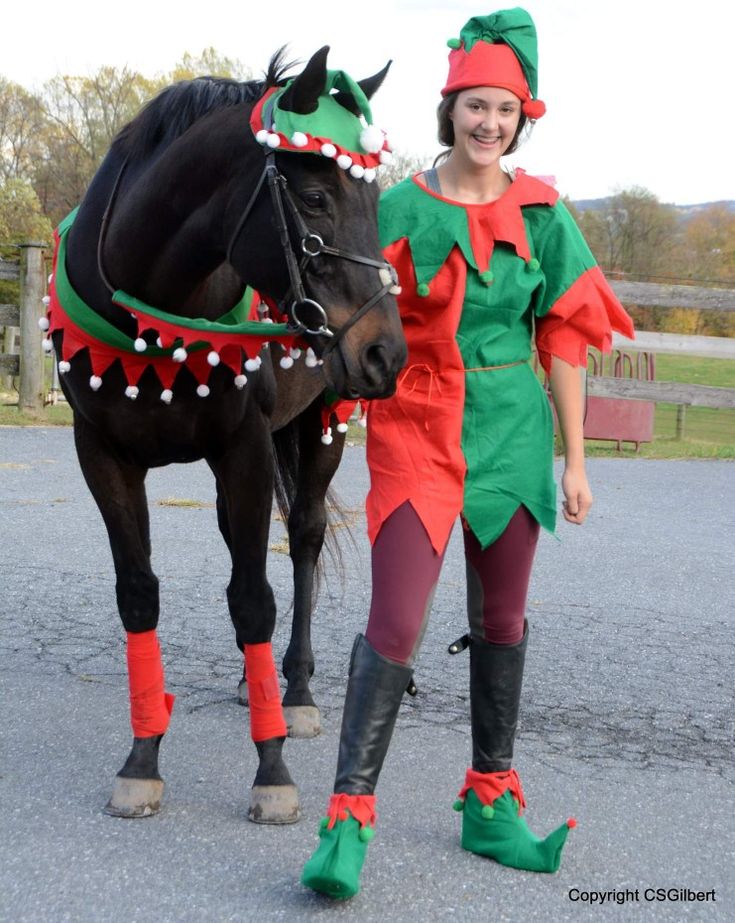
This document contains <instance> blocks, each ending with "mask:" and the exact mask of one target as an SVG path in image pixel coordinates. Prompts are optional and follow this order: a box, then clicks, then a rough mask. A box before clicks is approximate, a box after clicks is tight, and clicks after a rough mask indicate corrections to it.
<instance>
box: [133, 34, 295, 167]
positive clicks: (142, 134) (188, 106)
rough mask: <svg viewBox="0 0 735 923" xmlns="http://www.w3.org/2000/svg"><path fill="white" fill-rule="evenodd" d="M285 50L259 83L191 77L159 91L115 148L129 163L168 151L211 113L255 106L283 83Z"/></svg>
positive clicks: (289, 65)
mask: <svg viewBox="0 0 735 923" xmlns="http://www.w3.org/2000/svg"><path fill="white" fill-rule="evenodd" d="M285 55H286V47H285V46H284V47H282V48H279V49H278V51H277V52H276V53H275V54H274V55H273V57H272V58H271V59H270V61H269V63H268V69H267V70H266V72H265V74H264V75H263V78H262V79H261V80H245V81H238V80H231V79H229V78H226V77H195V78H194V79H193V80H182V81H180V82H178V83H173V84H171V86H168V87H166V88H165V89H164V90H162V91H161V92H160V93H159V94H158V96H156V97H154V98H153V99H152V100H151V101H150V102H148V103H147V104H146V105H145V106H144V107H143V108H142V109H141V110H140V112H139V113H138V115H136V116H135V118H134V119H133V120H132V121H130V122H129V123H128V124H127V125H126V126H125V127H124V128H123V129H122V130H121V131H120V133H119V135H118V136H117V138H116V139H115V145H116V146H118V148H119V150H120V151H121V152H122V153H123V154H125V156H126V157H128V158H129V159H133V160H135V159H137V158H141V157H145V156H147V155H149V154H151V152H152V151H154V150H156V149H160V148H164V147H168V145H169V144H171V143H172V142H173V141H175V140H176V138H178V137H180V136H181V135H183V133H184V132H185V131H186V130H187V129H188V128H190V127H191V126H192V125H193V124H194V122H196V121H198V120H199V119H200V118H202V116H204V115H206V114H207V113H208V112H212V111H213V110H215V109H221V108H224V107H225V106H236V105H237V104H238V103H247V102H256V101H257V100H258V99H260V97H261V96H262V95H263V94H264V93H265V92H266V90H268V89H270V87H274V86H279V85H281V84H282V83H284V82H285V80H286V79H287V78H286V74H287V72H288V71H289V70H290V69H291V68H292V67H293V62H286V60H285Z"/></svg>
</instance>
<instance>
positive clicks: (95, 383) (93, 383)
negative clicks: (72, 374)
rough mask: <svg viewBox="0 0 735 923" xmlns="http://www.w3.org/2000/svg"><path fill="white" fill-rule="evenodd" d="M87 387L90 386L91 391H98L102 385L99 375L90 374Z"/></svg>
mask: <svg viewBox="0 0 735 923" xmlns="http://www.w3.org/2000/svg"><path fill="white" fill-rule="evenodd" d="M89 387H90V388H91V389H92V390H93V391H99V389H100V388H101V387H102V379H101V378H100V376H99V375H92V376H90V379H89Z"/></svg>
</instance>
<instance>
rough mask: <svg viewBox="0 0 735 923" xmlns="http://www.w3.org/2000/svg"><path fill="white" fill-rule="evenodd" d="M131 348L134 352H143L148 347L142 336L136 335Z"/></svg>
mask: <svg viewBox="0 0 735 923" xmlns="http://www.w3.org/2000/svg"><path fill="white" fill-rule="evenodd" d="M133 349H134V350H135V351H136V353H144V352H145V351H146V349H148V344H147V343H146V341H145V340H144V339H143V337H136V338H135V342H134V343H133Z"/></svg>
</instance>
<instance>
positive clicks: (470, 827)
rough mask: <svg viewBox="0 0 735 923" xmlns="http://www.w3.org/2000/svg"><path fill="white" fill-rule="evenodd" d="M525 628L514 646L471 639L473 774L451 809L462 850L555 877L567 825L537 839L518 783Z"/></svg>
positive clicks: (566, 832)
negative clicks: (458, 818)
mask: <svg viewBox="0 0 735 923" xmlns="http://www.w3.org/2000/svg"><path fill="white" fill-rule="evenodd" d="M527 643H528V623H526V625H525V630H524V633H523V638H522V639H521V640H520V641H519V642H518V644H511V645H499V644H489V643H488V642H486V641H482V640H480V639H478V638H475V637H472V638H471V639H470V702H471V715H472V768H471V769H468V770H467V776H466V778H465V784H464V787H463V788H462V791H461V792H460V793H459V800H458V801H457V802H456V803H455V808H456V809H457V810H459V811H462V812H463V814H462V847H463V848H464V849H467V850H469V851H470V852H473V853H477V854H478V855H481V856H489V857H490V858H492V859H495V860H496V861H497V862H500V863H501V864H502V865H508V866H511V867H512V868H519V869H526V870H528V871H534V872H555V871H556V870H557V869H558V868H559V864H560V862H561V854H562V849H563V848H564V843H565V842H566V838H567V834H568V832H569V829H570V828H571V827H574V826H575V825H576V822H575V821H574V820H573V819H572V818H570V819H569V820H568V821H567V822H566V823H564V824H562V825H561V826H560V827H558V828H557V829H556V830H555V831H554V832H553V833H550V834H549V836H547V837H546V838H545V839H540V838H539V837H537V836H536V835H535V834H534V833H532V832H531V830H530V829H529V828H528V825H527V824H526V819H525V817H523V809H524V808H525V806H526V802H525V799H524V797H523V789H522V788H521V780H520V779H519V778H518V774H517V773H516V771H515V769H512V768H511V765H512V761H513V743H514V741H515V735H516V728H517V726H518V710H519V705H520V699H521V688H522V685H523V667H524V663H525V659H526V645H527Z"/></svg>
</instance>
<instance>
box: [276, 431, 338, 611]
mask: <svg viewBox="0 0 735 923" xmlns="http://www.w3.org/2000/svg"><path fill="white" fill-rule="evenodd" d="M272 440H273V451H274V457H275V483H274V487H275V497H276V504H277V506H278V511H279V513H280V514H281V518H282V519H283V522H284V523H285V524H286V526H287V525H288V519H289V516H290V514H291V509H292V507H293V503H294V500H295V499H296V489H297V485H298V471H299V460H300V447H299V422H298V420H297V419H296V420H292V421H291V422H290V423H287V424H286V425H285V426H283V427H281V428H280V429H278V430H276V431H275V432H274V433H273V434H272ZM325 505H326V514H327V524H326V529H325V533H324V549H325V550H326V552H327V554H328V555H329V556H330V558H331V560H332V563H333V564H334V565H335V567H336V569H337V573H339V574H343V573H344V569H343V566H342V564H343V561H342V549H341V547H340V543H339V541H338V530H346V533H347V538H348V540H350V541H352V542H353V543H354V539H353V536H352V533H351V531H350V528H349V516H348V514H347V511H346V510H345V509H344V508H343V507H342V505H341V502H340V500H339V498H338V497H337V494H336V493H335V492H334V491H333V490H332V489H331V488H327V490H326V491H325ZM323 575H324V567H323V558H322V555H321V554H320V555H319V559H318V561H317V568H316V584H315V594H314V595H315V598H316V595H317V594H318V592H319V584H320V582H321V578H322V577H323Z"/></svg>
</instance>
